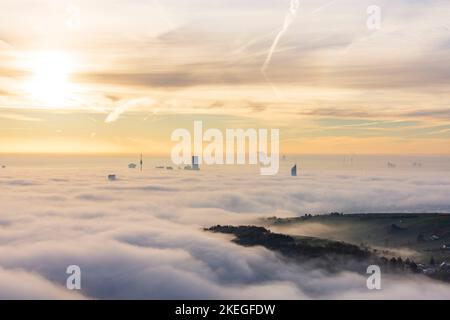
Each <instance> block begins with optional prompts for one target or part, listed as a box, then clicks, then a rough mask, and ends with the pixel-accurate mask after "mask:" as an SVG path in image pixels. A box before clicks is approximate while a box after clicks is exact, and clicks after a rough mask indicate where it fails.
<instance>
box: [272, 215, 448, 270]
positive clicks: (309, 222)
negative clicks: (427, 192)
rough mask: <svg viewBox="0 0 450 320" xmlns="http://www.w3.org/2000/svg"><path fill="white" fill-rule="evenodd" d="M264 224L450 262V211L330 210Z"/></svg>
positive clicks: (425, 259) (419, 258)
mask: <svg viewBox="0 0 450 320" xmlns="http://www.w3.org/2000/svg"><path fill="white" fill-rule="evenodd" d="M263 224H264V225H266V226H268V227H270V228H271V230H274V231H276V232H281V233H285V234H290V235H296V236H310V237H319V238H324V239H330V240H338V241H345V242H348V243H352V244H356V245H359V246H361V245H362V246H367V247H370V248H372V249H377V250H378V251H380V253H382V254H383V255H385V256H402V257H412V258H414V259H416V260H417V261H422V262H429V260H430V259H431V257H434V259H435V260H436V262H443V261H447V262H450V250H449V249H444V248H443V246H444V245H447V247H450V214H376V213H373V214H346V215H343V214H330V215H317V216H304V217H298V218H284V219H280V218H275V217H274V218H269V219H267V220H264V223H263Z"/></svg>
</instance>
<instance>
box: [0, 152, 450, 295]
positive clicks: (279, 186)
mask: <svg viewBox="0 0 450 320" xmlns="http://www.w3.org/2000/svg"><path fill="white" fill-rule="evenodd" d="M132 162H133V163H136V164H138V163H139V157H138V155H136V156H120V157H105V156H101V157H100V156H98V157H93V156H91V157H87V156H12V155H10V156H1V157H0V298H60V299H65V298H94V299H95V298H111V299H127V298H140V299H144V298H148V299H151V298H160V299H164V298H175V299H176V298H185V299H199V298H206V299H208V298H210V299H215V298H220V299H229V298H236V299H241V298H242V299H244V298H251V299H261V298H264V299H270V298H285V299H309V298H325V299H338V298H358V299H360V298H368V299H370V298H450V286H448V285H445V284H442V283H438V282H434V281H431V280H429V279H425V278H423V277H414V278H408V279H405V278H402V279H388V278H386V279H384V281H383V290H381V291H376V292H374V291H369V290H368V289H367V288H366V275H364V274H356V273H350V272H345V273H341V274H337V275H328V274H325V273H324V272H322V271H321V270H316V269H314V268H313V269H311V268H306V267H302V266H298V265H292V264H290V263H286V262H285V261H282V260H281V259H280V258H279V257H277V256H276V255H275V254H274V253H273V252H270V251H268V250H266V249H264V248H260V247H254V248H244V247H240V246H238V245H236V244H234V243H232V242H230V238H229V237H224V236H222V235H217V234H210V233H207V232H204V231H203V228H204V227H209V226H211V225H215V224H236V225H237V224H251V223H253V222H255V221H257V219H259V218H261V217H269V216H279V217H288V216H298V215H303V214H305V213H312V214H322V213H328V212H333V211H338V212H345V213H357V212H358V213H360V212H450V200H449V199H450V197H449V196H450V175H449V169H450V158H448V157H439V156H410V157H400V156H361V155H346V156H298V157H292V156H287V157H286V158H285V159H282V160H281V161H280V171H279V174H278V175H276V176H261V175H259V169H258V167H256V166H202V168H201V170H200V171H187V170H182V169H179V168H178V167H177V166H174V165H173V164H171V162H170V159H162V158H149V157H145V156H144V170H143V172H140V171H139V169H128V164H129V163H132ZM295 163H297V165H298V168H299V170H298V171H299V176H297V177H291V176H290V167H291V166H292V165H293V164H295ZM388 163H390V165H389V166H388ZM2 165H4V166H5V167H4V168H1V166H2ZM157 166H172V167H173V170H166V169H157V168H156V167H157ZM109 174H115V175H116V177H117V179H116V180H115V181H109V180H108V179H107V175H109ZM69 265H78V266H79V267H80V268H81V270H82V290H81V291H70V290H67V289H66V286H65V284H66V278H67V276H68V275H67V274H66V273H65V271H66V268H67V266H69Z"/></svg>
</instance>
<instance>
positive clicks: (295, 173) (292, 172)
mask: <svg viewBox="0 0 450 320" xmlns="http://www.w3.org/2000/svg"><path fill="white" fill-rule="evenodd" d="M291 176H292V177H296V176H297V164H295V165H294V166H293V167H292V168H291Z"/></svg>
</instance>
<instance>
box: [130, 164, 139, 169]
mask: <svg viewBox="0 0 450 320" xmlns="http://www.w3.org/2000/svg"><path fill="white" fill-rule="evenodd" d="M136 167H137V164H136V163H130V164H129V165H128V168H129V169H136Z"/></svg>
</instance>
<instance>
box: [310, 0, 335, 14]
mask: <svg viewBox="0 0 450 320" xmlns="http://www.w3.org/2000/svg"><path fill="white" fill-rule="evenodd" d="M335 2H336V0H332V1H330V2H328V3H325V4H324V5H323V6H320V7H318V8H317V9H314V10H313V11H311V13H310V15H313V14H316V13H318V12H319V11H321V10H323V9H325V8H327V7H329V6H331V5H332V4H334V3H335Z"/></svg>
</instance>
